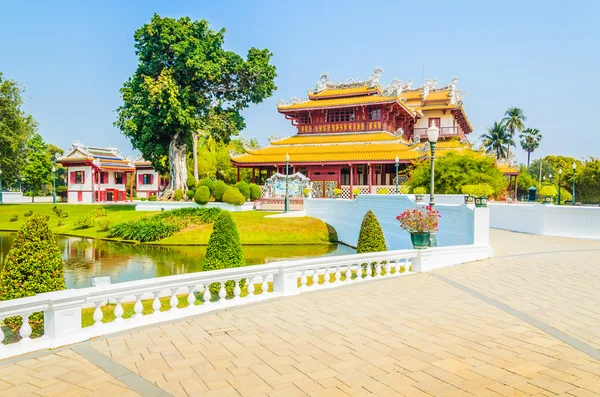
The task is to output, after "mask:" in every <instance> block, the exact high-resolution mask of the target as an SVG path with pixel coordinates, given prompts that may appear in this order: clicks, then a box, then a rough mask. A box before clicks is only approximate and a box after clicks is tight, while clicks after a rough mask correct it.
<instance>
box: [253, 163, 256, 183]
mask: <svg viewBox="0 0 600 397" xmlns="http://www.w3.org/2000/svg"><path fill="white" fill-rule="evenodd" d="M252 183H256V168H254V167H252Z"/></svg>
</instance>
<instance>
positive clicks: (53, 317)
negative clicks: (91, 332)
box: [44, 294, 85, 343]
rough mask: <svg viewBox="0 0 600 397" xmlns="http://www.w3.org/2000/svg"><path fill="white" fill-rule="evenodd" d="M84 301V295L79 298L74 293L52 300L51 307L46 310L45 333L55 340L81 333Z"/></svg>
mask: <svg viewBox="0 0 600 397" xmlns="http://www.w3.org/2000/svg"><path fill="white" fill-rule="evenodd" d="M69 295H70V294H69ZM84 303H85V299H84V298H83V297H82V298H80V299H77V298H74V297H73V295H70V296H68V297H65V298H64V299H54V300H52V303H51V307H50V309H49V310H46V311H45V312H44V335H45V336H48V337H49V338H50V339H53V340H56V339H69V338H70V337H71V336H72V335H81V308H82V306H83V305H84ZM71 343H72V342H71Z"/></svg>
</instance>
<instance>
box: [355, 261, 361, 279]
mask: <svg viewBox="0 0 600 397" xmlns="http://www.w3.org/2000/svg"><path fill="white" fill-rule="evenodd" d="M360 280H362V265H361V264H360V263H357V264H356V278H355V279H354V281H360Z"/></svg>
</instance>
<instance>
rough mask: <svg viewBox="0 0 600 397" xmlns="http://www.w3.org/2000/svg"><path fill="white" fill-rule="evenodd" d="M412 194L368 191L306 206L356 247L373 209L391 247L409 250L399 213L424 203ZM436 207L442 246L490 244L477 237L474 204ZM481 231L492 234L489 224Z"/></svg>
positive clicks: (312, 214) (321, 200) (407, 237)
mask: <svg viewBox="0 0 600 397" xmlns="http://www.w3.org/2000/svg"><path fill="white" fill-rule="evenodd" d="M411 197H413V196H407V195H393V196H392V195H379V194H369V195H367V194H364V195H360V196H358V198H356V199H355V200H342V199H337V200H332V199H308V200H305V201H304V207H305V210H306V215H307V216H312V217H315V218H318V219H321V220H323V221H324V222H327V223H328V224H330V225H331V226H333V227H334V228H335V230H336V231H337V234H338V238H339V240H340V241H343V242H344V243H346V244H348V245H352V246H356V244H357V241H358V235H359V232H360V225H361V223H362V219H363V217H364V215H365V213H366V212H367V211H368V210H372V211H373V212H374V213H375V215H376V216H377V219H378V221H379V223H380V224H381V228H382V229H383V233H384V235H385V238H386V240H387V244H388V249H390V250H396V249H407V248H412V243H411V242H410V235H409V233H408V232H406V231H404V230H402V229H401V228H400V223H399V222H398V221H397V220H396V216H398V215H400V213H402V212H403V211H404V210H406V209H408V208H415V207H417V206H421V205H417V204H416V203H415V202H414V201H413V199H412V198H411ZM437 197H438V196H436V198H437ZM441 199H442V197H441V196H440V200H441ZM435 207H436V209H437V210H438V211H439V212H440V215H441V218H440V224H439V232H438V233H437V241H438V246H453V245H466V244H474V243H478V244H485V245H487V244H488V243H489V239H488V238H485V237H484V238H480V239H476V238H475V237H474V235H475V231H474V230H475V217H474V214H475V208H474V207H472V206H466V205H464V204H460V205H453V204H436V206H435ZM477 211H479V212H480V213H481V214H482V215H483V217H486V216H487V209H485V208H482V209H477ZM486 222H487V219H486ZM486 225H487V223H486ZM484 226H485V225H484ZM479 230H480V233H484V234H486V235H487V234H489V231H488V230H487V228H486V227H480V228H479ZM476 240H477V241H476Z"/></svg>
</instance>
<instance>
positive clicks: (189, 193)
mask: <svg viewBox="0 0 600 397" xmlns="http://www.w3.org/2000/svg"><path fill="white" fill-rule="evenodd" d="M185 195H186V196H187V198H188V200H193V199H194V196H195V195H196V192H195V191H193V190H192V189H189V190H188V191H187V192H185Z"/></svg>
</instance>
